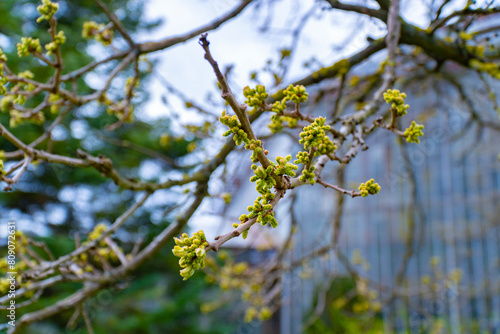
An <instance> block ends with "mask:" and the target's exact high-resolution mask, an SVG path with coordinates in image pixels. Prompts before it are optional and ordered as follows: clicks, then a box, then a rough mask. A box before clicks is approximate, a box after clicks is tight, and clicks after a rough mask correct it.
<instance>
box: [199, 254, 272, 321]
mask: <svg viewBox="0 0 500 334" xmlns="http://www.w3.org/2000/svg"><path fill="white" fill-rule="evenodd" d="M217 260H218V261H217ZM206 263H207V268H209V270H210V271H209V275H208V276H206V281H207V282H208V283H217V284H218V285H219V287H220V288H221V290H224V291H226V290H229V289H232V290H234V291H237V292H240V293H241V299H242V300H243V301H245V302H246V303H247V304H248V308H247V310H246V312H245V317H244V321H246V322H251V321H252V320H254V319H259V320H260V321H264V320H267V319H269V318H270V317H271V315H272V311H271V309H270V308H269V306H267V305H266V299H265V294H266V289H265V288H264V283H265V279H266V277H265V276H264V275H263V274H262V272H261V271H259V270H252V269H253V268H251V267H250V266H249V265H248V263H247V262H235V261H234V259H233V257H232V256H231V255H230V254H228V252H226V251H220V252H218V253H217V258H207V260H206ZM249 277H251V278H252V279H251V280H249V279H248V278H249ZM223 305H224V304H223V303H221V302H220V300H214V301H211V302H208V303H204V304H203V305H202V306H201V311H202V312H203V313H207V312H213V311H215V310H216V309H218V308H220V307H221V306H223Z"/></svg>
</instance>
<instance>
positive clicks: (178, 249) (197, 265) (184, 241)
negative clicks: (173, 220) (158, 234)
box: [172, 231, 208, 280]
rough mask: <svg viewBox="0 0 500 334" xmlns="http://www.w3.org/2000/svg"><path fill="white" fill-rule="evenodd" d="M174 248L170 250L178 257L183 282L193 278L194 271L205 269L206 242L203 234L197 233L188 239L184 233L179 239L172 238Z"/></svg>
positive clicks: (201, 232)
mask: <svg viewBox="0 0 500 334" xmlns="http://www.w3.org/2000/svg"><path fill="white" fill-rule="evenodd" d="M174 241H175V244H176V246H174V249H173V250H172V253H174V255H175V256H177V257H180V258H181V259H180V260H179V265H180V266H181V268H184V269H182V270H181V276H182V277H184V280H187V279H188V278H189V277H191V276H193V274H194V271H195V270H198V269H203V268H205V257H206V251H205V247H207V246H208V242H207V240H206V239H205V233H203V231H198V232H196V233H194V234H193V236H192V237H189V236H188V235H187V234H186V233H184V234H183V235H182V236H181V238H174Z"/></svg>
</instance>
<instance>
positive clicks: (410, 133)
mask: <svg viewBox="0 0 500 334" xmlns="http://www.w3.org/2000/svg"><path fill="white" fill-rule="evenodd" d="M423 129H424V126H423V125H420V124H417V123H415V121H412V122H411V125H410V127H409V128H407V129H406V130H405V133H404V136H405V138H406V141H407V142H408V143H416V144H418V143H420V139H419V138H418V137H422V136H423V135H424V132H423V131H422V130H423Z"/></svg>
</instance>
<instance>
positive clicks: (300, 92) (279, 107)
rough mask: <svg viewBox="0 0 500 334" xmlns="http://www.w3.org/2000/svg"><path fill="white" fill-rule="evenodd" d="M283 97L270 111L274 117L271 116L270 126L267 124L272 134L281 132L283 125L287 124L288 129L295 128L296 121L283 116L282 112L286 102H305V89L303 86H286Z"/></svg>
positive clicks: (306, 94)
mask: <svg viewBox="0 0 500 334" xmlns="http://www.w3.org/2000/svg"><path fill="white" fill-rule="evenodd" d="M283 94H284V95H285V96H284V97H283V99H282V100H281V101H276V102H274V104H273V107H272V111H273V112H275V113H276V114H275V115H272V116H271V124H269V129H270V130H271V131H272V132H273V133H278V132H280V131H281V130H283V127H284V125H283V123H284V122H287V123H288V126H289V127H290V128H294V127H296V126H297V119H295V118H292V117H288V116H283V112H284V111H285V109H286V102H287V101H292V102H294V103H296V104H299V103H302V102H306V101H307V97H308V95H309V94H308V93H306V88H305V87H304V86H301V85H300V86H293V85H290V86H288V88H287V89H285V90H284V91H283Z"/></svg>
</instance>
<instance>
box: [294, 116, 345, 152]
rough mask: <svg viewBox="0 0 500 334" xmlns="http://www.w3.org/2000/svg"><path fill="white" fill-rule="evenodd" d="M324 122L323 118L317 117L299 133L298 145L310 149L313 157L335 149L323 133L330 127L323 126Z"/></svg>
mask: <svg viewBox="0 0 500 334" xmlns="http://www.w3.org/2000/svg"><path fill="white" fill-rule="evenodd" d="M325 122H326V119H325V118H323V117H318V118H316V119H315V120H314V122H312V123H311V124H310V125H308V126H306V127H305V128H304V129H303V130H302V132H301V133H300V140H299V143H300V144H302V145H304V149H306V150H309V149H310V148H312V149H313V150H314V154H313V157H314V156H318V155H322V154H327V153H331V152H333V151H334V150H336V149H337V147H336V146H335V145H334V144H333V142H332V141H331V140H330V138H329V137H328V136H327V135H326V133H325V132H326V131H329V130H330V127H329V126H328V125H325ZM297 158H298V156H297Z"/></svg>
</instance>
